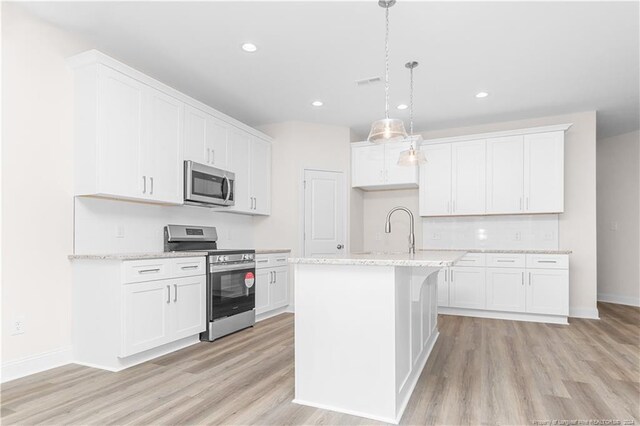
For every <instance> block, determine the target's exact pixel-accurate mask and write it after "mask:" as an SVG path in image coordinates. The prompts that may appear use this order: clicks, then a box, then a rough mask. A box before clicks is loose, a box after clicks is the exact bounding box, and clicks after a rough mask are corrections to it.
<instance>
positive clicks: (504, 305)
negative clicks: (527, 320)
mask: <svg viewBox="0 0 640 426" xmlns="http://www.w3.org/2000/svg"><path fill="white" fill-rule="evenodd" d="M486 279H487V309H490V310H492V311H505V312H524V311H525V296H526V292H525V272H524V269H520V268H514V269H509V268H487V275H486Z"/></svg>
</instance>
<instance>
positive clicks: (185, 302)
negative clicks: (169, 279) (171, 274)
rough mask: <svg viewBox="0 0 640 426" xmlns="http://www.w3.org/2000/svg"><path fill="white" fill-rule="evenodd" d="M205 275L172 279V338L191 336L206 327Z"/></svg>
mask: <svg viewBox="0 0 640 426" xmlns="http://www.w3.org/2000/svg"><path fill="white" fill-rule="evenodd" d="M206 281H207V280H206V276H195V277H188V278H179V279H176V280H174V283H173V288H172V289H171V290H172V291H173V293H172V295H171V296H172V299H171V306H172V309H173V312H172V315H173V316H174V320H173V324H172V325H173V326H174V327H175V328H174V329H173V330H172V339H181V338H183V337H187V336H193V335H194V334H198V333H200V332H201V331H204V329H205V328H206V319H207V308H206V306H207V305H206V293H207V292H206Z"/></svg>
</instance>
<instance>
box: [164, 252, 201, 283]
mask: <svg viewBox="0 0 640 426" xmlns="http://www.w3.org/2000/svg"><path fill="white" fill-rule="evenodd" d="M172 260H173V262H172V266H173V267H172V268H171V269H172V270H171V278H174V277H192V276H194V275H204V274H205V273H206V270H205V269H206V266H205V265H206V259H205V257H204V256H202V257H186V258H177V259H172Z"/></svg>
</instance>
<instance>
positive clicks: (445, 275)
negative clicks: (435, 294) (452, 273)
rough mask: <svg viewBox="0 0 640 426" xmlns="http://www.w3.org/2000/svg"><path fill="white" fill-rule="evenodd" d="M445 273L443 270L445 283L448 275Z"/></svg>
mask: <svg viewBox="0 0 640 426" xmlns="http://www.w3.org/2000/svg"><path fill="white" fill-rule="evenodd" d="M447 272H448V271H447V270H446V269H445V270H444V282H445V283H446V282H447V275H448V274H447Z"/></svg>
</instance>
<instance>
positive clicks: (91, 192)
mask: <svg viewBox="0 0 640 426" xmlns="http://www.w3.org/2000/svg"><path fill="white" fill-rule="evenodd" d="M68 62H69V65H70V66H71V67H72V68H73V69H74V108H75V112H74V125H75V142H74V143H75V151H74V154H75V179H74V182H75V184H74V185H75V190H74V195H79V196H101V197H107V198H113V199H125V200H136V201H145V202H153V203H162V204H183V202H184V185H183V182H184V160H185V159H186V160H192V161H195V162H197V163H201V164H206V165H210V166H213V167H218V168H221V169H224V170H229V169H231V170H233V171H235V172H236V180H237V184H238V188H237V190H238V192H237V194H236V203H237V205H238V208H237V209H227V208H225V210H228V211H237V212H241V213H249V214H269V212H270V208H271V197H270V182H271V145H270V139H269V137H268V136H267V135H264V134H262V133H261V132H258V131H257V130H254V129H251V128H250V127H248V126H246V125H244V124H242V123H240V122H238V121H237V120H234V119H233V118H231V117H228V116H225V115H224V114H221V113H219V112H218V111H216V110H214V109H212V108H210V107H208V106H206V105H204V104H202V103H200V102H198V101H196V100H195V99H192V98H190V97H188V96H186V95H184V94H183V93H180V92H178V91H176V90H174V89H172V88H170V87H168V86H166V85H164V84H162V83H160V82H159V81H157V80H154V79H152V78H151V77H149V76H147V75H145V74H143V73H141V72H139V71H136V70H135V69H133V68H130V67H128V66H127V65H125V64H123V63H121V62H118V61H116V60H114V59H113V58H110V57H108V56H106V55H104V54H102V53H100V52H98V51H96V50H91V51H88V52H84V53H81V54H79V55H76V56H74V57H72V58H69V59H68ZM238 135H241V136H238ZM235 142H238V143H239V146H232V145H233V144H234V143H235ZM234 152H236V153H237V158H235V159H233V158H232V155H233V153H234Z"/></svg>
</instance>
